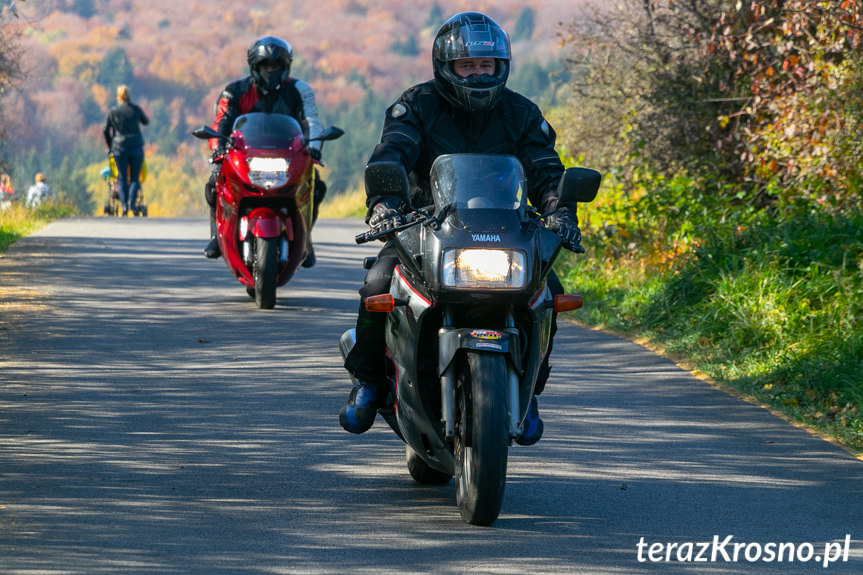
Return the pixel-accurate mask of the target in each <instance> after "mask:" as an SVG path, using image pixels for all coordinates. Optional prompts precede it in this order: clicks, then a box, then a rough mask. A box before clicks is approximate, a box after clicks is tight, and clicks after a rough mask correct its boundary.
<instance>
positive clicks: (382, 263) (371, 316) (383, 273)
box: [345, 242, 563, 395]
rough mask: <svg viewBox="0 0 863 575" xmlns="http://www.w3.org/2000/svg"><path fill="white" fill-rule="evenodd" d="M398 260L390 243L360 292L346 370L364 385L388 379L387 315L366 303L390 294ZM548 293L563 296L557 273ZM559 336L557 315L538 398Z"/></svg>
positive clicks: (550, 278)
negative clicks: (557, 334)
mask: <svg viewBox="0 0 863 575" xmlns="http://www.w3.org/2000/svg"><path fill="white" fill-rule="evenodd" d="M398 261H399V258H398V254H397V253H396V246H395V243H393V242H388V243H387V244H386V245H384V247H383V248H381V251H380V252H378V256H377V259H376V260H375V263H374V264H373V265H372V267H371V268H370V269H369V271H368V272H367V273H366V279H365V281H364V283H363V287H361V288H360V290H359V292H360V307H359V312H358V315H357V336H356V343H355V344H354V347H353V349H352V350H351V352H350V353H349V354H348V357H347V358H346V359H345V369H347V370H348V372H349V373H351V374H352V375H353V376H354V378H356V379H357V380H360V381H363V382H369V383H380V382H383V381H385V379H386V361H387V359H386V335H385V330H386V314H385V313H380V312H371V311H366V308H365V303H364V302H365V300H366V298H368V297H370V296H373V295H380V294H385V293H388V292H389V290H390V282H391V281H392V277H393V271H394V270H395V267H396V264H397V263H398ZM547 282H548V289H549V290H550V291H551V293H552V295H553V296H554V295H558V294H562V293H563V285H562V284H561V283H560V279H558V277H557V274H555V273H554V270H552V271H551V272H549V274H548V278H547ZM556 332H557V312H553V313H552V320H551V336H550V337H549V342H548V352H547V353H546V355H545V358H544V359H543V361H542V365H541V366H540V368H539V374H538V375H537V379H536V387H535V388H534V394H535V395H539V394H540V393H542V390H543V389H544V388H545V382H546V381H548V375H549V373H550V372H551V366H550V365H549V363H548V360H549V357H550V356H551V346H552V343H553V342H554V334H555V333H556Z"/></svg>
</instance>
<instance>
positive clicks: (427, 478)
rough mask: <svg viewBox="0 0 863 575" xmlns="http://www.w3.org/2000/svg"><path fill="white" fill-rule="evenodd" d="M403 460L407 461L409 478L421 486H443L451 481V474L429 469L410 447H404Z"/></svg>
mask: <svg viewBox="0 0 863 575" xmlns="http://www.w3.org/2000/svg"><path fill="white" fill-rule="evenodd" d="M405 459H406V460H407V464H408V471H410V474H411V477H413V478H414V481H416V482H417V483H420V484H422V485H443V484H444V483H447V482H449V480H450V479H452V475H451V474H449V473H444V472H443V471H438V470H437V469H434V468H433V467H430V466H429V464H428V463H426V462H425V461H423V459H422V457H420V456H419V455H418V454H417V452H416V451H414V450H413V448H411V446H410V445H405Z"/></svg>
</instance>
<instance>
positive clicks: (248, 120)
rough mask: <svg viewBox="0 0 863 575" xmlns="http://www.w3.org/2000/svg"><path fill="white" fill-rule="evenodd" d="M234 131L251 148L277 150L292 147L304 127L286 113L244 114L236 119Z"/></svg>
mask: <svg viewBox="0 0 863 575" xmlns="http://www.w3.org/2000/svg"><path fill="white" fill-rule="evenodd" d="M234 131H235V132H239V133H240V134H242V136H243V140H245V142H246V145H247V146H248V147H250V148H257V149H263V150H275V149H283V148H290V147H291V143H292V142H293V141H294V138H296V137H297V136H300V137H302V135H303V129H302V128H301V127H300V124H299V123H297V121H296V120H295V119H293V118H292V117H290V116H286V115H285V114H263V113H258V112H255V113H252V114H243V115H242V116H240V117H239V118H237V119H236V120H235V121H234Z"/></svg>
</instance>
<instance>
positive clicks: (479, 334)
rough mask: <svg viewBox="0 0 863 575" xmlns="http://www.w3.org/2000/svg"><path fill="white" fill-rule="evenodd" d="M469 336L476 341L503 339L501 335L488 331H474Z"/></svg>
mask: <svg viewBox="0 0 863 575" xmlns="http://www.w3.org/2000/svg"><path fill="white" fill-rule="evenodd" d="M470 335H471V337H475V338H477V339H503V334H502V333H500V332H499V331H492V330H488V329H475V330H473V331H472V332H470Z"/></svg>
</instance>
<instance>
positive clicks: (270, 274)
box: [252, 238, 279, 309]
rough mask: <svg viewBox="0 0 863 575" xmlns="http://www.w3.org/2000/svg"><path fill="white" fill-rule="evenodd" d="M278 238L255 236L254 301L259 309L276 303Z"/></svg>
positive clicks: (271, 306) (270, 307) (271, 307)
mask: <svg viewBox="0 0 863 575" xmlns="http://www.w3.org/2000/svg"><path fill="white" fill-rule="evenodd" d="M278 241H279V240H278V238H255V262H254V264H253V266H252V268H253V270H252V275H253V276H254V278H255V303H256V304H257V305H258V307H259V308H260V309H273V308H274V307H275V305H276V279H277V277H276V276H277V274H278V272H279V243H278Z"/></svg>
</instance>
